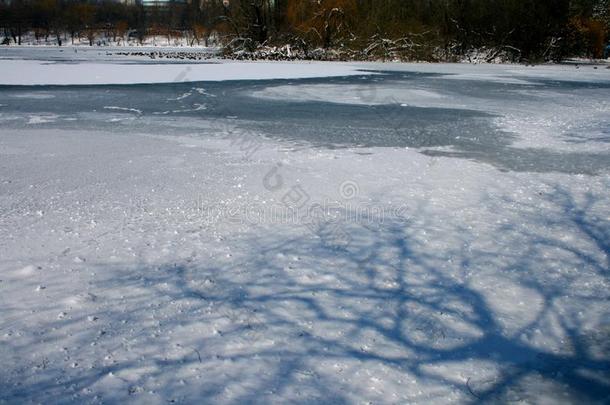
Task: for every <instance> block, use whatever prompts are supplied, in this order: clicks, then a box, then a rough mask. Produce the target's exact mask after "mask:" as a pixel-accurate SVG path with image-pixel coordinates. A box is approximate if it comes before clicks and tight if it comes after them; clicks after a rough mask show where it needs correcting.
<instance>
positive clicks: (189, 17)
mask: <svg viewBox="0 0 610 405" xmlns="http://www.w3.org/2000/svg"><path fill="white" fill-rule="evenodd" d="M0 29H2V30H3V32H4V36H5V43H8V42H11V41H12V42H14V43H17V44H19V43H20V42H21V38H22V36H23V35H24V34H25V33H26V32H28V33H34V35H36V37H38V38H40V37H44V38H49V37H53V38H55V39H56V42H57V43H60V44H61V43H65V41H66V40H71V41H74V38H83V37H85V38H87V39H88V40H89V43H90V44H91V45H93V44H95V41H96V38H98V37H100V36H103V37H105V38H112V39H113V40H115V41H116V40H117V39H118V40H119V42H120V40H121V39H126V38H130V39H132V40H134V39H135V40H137V41H140V42H142V41H144V39H145V38H146V37H148V36H151V35H166V36H167V37H168V38H170V37H183V38H188V42H189V44H195V43H197V44H207V43H208V40H209V38H210V37H214V38H217V39H220V40H221V41H222V43H223V44H224V45H226V50H227V52H230V53H232V54H242V55H244V54H245V55H248V54H251V55H256V52H257V51H260V50H261V49H271V48H274V47H279V48H281V49H284V51H283V52H284V53H285V54H286V56H291V55H298V56H299V57H315V55H322V57H325V56H329V55H338V57H340V58H356V59H358V58H361V59H379V58H382V59H385V58H393V59H403V60H414V59H417V60H454V59H461V58H463V57H464V56H465V55H469V54H471V53H473V52H480V51H482V50H483V51H485V52H487V53H486V55H487V57H488V58H489V59H490V60H491V59H493V58H496V57H503V58H507V59H513V60H521V61H540V60H558V59H562V58H565V57H568V56H583V57H592V58H600V57H602V55H603V54H604V49H605V47H606V44H607V41H608V38H609V34H610V0H545V1H541V0H199V1H194V2H188V3H182V2H178V1H168V2H165V3H162V5H158V6H150V5H146V6H145V5H143V4H141V3H133V4H124V3H120V2H114V1H97V2H91V1H82V0H11V1H8V0H0Z"/></svg>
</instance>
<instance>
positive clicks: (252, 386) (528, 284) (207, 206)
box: [0, 48, 610, 404]
mask: <svg viewBox="0 0 610 405" xmlns="http://www.w3.org/2000/svg"><path fill="white" fill-rule="evenodd" d="M116 52H118V50H117V49H107V50H102V51H100V50H98V49H95V48H94V49H89V50H86V49H78V50H77V52H75V51H74V50H73V49H71V48H65V49H57V48H50V49H27V48H18V49H11V50H5V49H2V50H1V51H0V69H3V71H4V72H5V74H3V75H2V77H0V83H1V84H0V314H2V316H0V363H1V364H2V365H3V367H2V369H1V370H0V404H2V403H16V402H19V403H29V402H53V403H75V404H76V403H78V404H80V403H119V402H121V403H122V402H133V403H146V404H166V403H168V402H170V403H221V404H226V403H235V404H237V403H278V404H279V403H286V402H294V403H332V404H343V403H387V404H398V403H400V404H402V403H415V404H441V403H442V404H445V403H459V404H461V403H471V402H473V403H506V402H520V403H574V404H582V403H607V402H608V401H609V400H610V397H609V393H610V379H609V377H608V375H609V374H608V370H609V369H610V347H609V345H608V342H610V304H609V302H610V292H609V291H610V277H609V276H610V192H609V191H608V190H610V96H609V94H610V70H608V69H606V68H605V66H594V65H583V66H579V67H578V68H577V67H576V66H574V65H564V66H537V67H525V66H512V65H506V66H479V65H428V64H421V65H420V64H395V63H387V64H384V63H242V62H237V63H235V62H226V61H225V62H222V61H217V60H216V61H214V60H213V61H208V62H205V63H194V62H186V61H180V62H179V63H176V62H171V61H168V60H163V61H159V60H158V59H156V60H152V59H150V58H148V57H144V58H142V57H135V56H130V57H125V56H120V55H116ZM68 54H69V55H68ZM76 55H78V56H76ZM147 82H148V83H147ZM136 83H138V84H136Z"/></svg>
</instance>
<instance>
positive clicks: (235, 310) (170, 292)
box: [0, 187, 610, 403]
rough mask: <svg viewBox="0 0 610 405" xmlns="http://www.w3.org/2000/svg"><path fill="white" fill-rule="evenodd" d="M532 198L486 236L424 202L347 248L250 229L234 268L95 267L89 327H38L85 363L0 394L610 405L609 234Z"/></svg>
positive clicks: (557, 203)
mask: <svg viewBox="0 0 610 405" xmlns="http://www.w3.org/2000/svg"><path fill="white" fill-rule="evenodd" d="M541 200H542V202H543V204H544V205H543V206H540V205H535V204H533V203H532V206H527V205H524V204H523V203H520V202H519V203H516V202H513V204H512V206H513V207H514V208H513V209H514V210H515V212H518V213H519V216H518V218H520V219H521V220H522V221H521V222H522V223H523V224H525V225H519V224H517V223H515V221H512V222H510V223H508V224H500V225H498V226H497V228H495V229H493V231H494V232H493V235H494V238H495V239H494V240H481V239H480V238H479V236H478V235H479V233H478V230H477V229H476V227H473V228H463V227H462V228H456V227H452V226H451V225H450V224H443V223H442V222H443V221H440V223H439V221H435V219H434V218H433V217H431V213H430V211H429V209H428V207H425V206H421V207H413V208H412V209H410V210H409V212H408V219H404V218H386V219H385V220H384V221H383V223H375V224H359V225H355V224H345V225H344V226H345V227H346V228H347V229H348V231H349V234H350V236H351V243H350V244H349V245H348V246H347V247H336V246H329V245H327V244H325V241H324V238H319V237H314V236H313V235H309V234H305V235H304V236H300V237H287V236H285V235H284V234H282V233H281V232H277V233H271V232H266V233H260V232H259V233H257V234H256V235H255V236H253V237H252V238H245V239H243V240H238V241H230V242H227V243H232V244H234V246H237V248H238V249H237V250H238V251H239V252H240V254H239V255H237V256H238V257H235V258H222V259H217V260H214V261H211V262H206V260H204V259H202V258H199V257H197V256H196V257H193V258H189V259H187V260H184V261H181V262H176V263H169V264H167V265H163V266H150V265H143V266H138V267H135V268H134V266H125V267H124V269H122V268H121V267H120V266H116V265H114V264H112V265H105V266H104V265H102V266H100V269H99V270H98V272H99V274H100V275H101V277H102V279H101V280H100V281H98V282H97V283H96V284H95V285H93V286H92V290H91V291H92V293H93V294H97V295H98V296H99V297H100V298H99V299H98V300H97V302H96V303H95V305H96V307H95V308H96V310H97V311H98V312H97V313H98V314H99V318H100V321H99V322H98V323H97V324H95V326H89V324H87V325H86V326H85V327H84V330H80V331H79V330H78V328H79V327H78V326H76V325H79V324H80V325H82V324H83V322H85V321H86V320H85V319H84V318H86V316H87V314H79V315H75V316H74V318H73V319H71V320H70V322H58V321H57V320H49V321H48V325H45V327H46V328H57V330H56V333H53V334H51V335H52V336H49V338H53V336H54V337H55V339H57V344H58V345H61V344H62V342H63V340H65V339H72V341H75V342H80V347H82V350H83V351H84V352H86V353H89V354H88V356H90V357H87V358H84V359H82V362H83V364H87V365H88V367H86V368H85V367H81V368H80V369H79V370H78V371H77V372H76V371H75V372H73V373H72V372H70V371H69V370H68V371H65V370H63V369H65V368H67V367H68V366H67V365H65V364H64V365H63V366H62V364H57V365H53V364H50V365H47V366H45V367H47V370H48V373H46V374H45V372H43V373H42V374H43V375H47V374H48V378H44V377H43V378H38V379H33V380H30V379H28V378H24V379H23V381H22V382H21V385H14V384H9V383H8V382H5V383H4V384H3V385H5V386H4V387H1V386H0V389H1V390H2V391H3V392H4V394H3V395H5V396H6V398H9V399H33V400H41V399H44V400H45V401H47V402H71V401H73V402H79V401H80V399H77V397H70V396H69V395H67V393H73V394H78V395H81V396H84V397H85V398H87V397H88V396H93V395H94V394H96V393H98V394H99V393H101V394H100V395H101V397H92V398H93V399H96V398H97V399H98V400H100V401H103V402H112V401H113V400H117V401H118V400H124V399H125V398H129V397H130V396H132V395H147V392H153V391H154V393H156V394H158V395H160V396H161V397H162V398H163V399H165V400H168V401H175V400H177V401H179V400H183V401H187V402H188V401H193V400H194V399H195V398H200V399H201V400H204V401H209V402H230V403H242V402H269V401H273V400H274V398H275V400H277V398H284V399H287V400H291V401H295V402H301V403H314V402H326V403H348V402H353V401H354V398H362V399H363V400H367V399H370V400H381V401H387V402H390V403H394V402H397V403H400V402H405V401H410V402H418V401H419V402H430V401H435V400H437V401H443V402H445V401H458V402H465V401H468V402H472V403H493V402H512V401H515V402H517V401H530V402H539V401H540V399H541V397H547V396H548V398H555V399H557V398H559V399H562V400H564V401H567V402H576V401H578V402H585V403H594V402H599V403H602V402H607V401H608V400H609V399H610V397H609V392H610V378H609V377H608V371H609V368H610V347H609V346H608V341H610V323H608V315H609V314H610V308H609V306H608V304H607V303H608V298H610V297H609V296H608V295H609V294H608V291H607V289H606V290H604V289H603V288H602V286H603V285H604V284H605V285H607V283H608V277H609V271H610V264H609V256H610V223H609V222H608V219H607V218H600V217H597V218H596V217H594V216H593V215H592V214H591V212H592V211H593V208H594V206H595V204H596V199H595V197H594V196H593V195H585V196H584V197H582V198H577V197H576V196H573V195H571V194H570V193H569V192H568V191H566V190H564V189H562V188H559V187H556V188H554V190H553V191H552V192H551V193H549V194H548V195H546V196H543V197H542V198H541ZM485 204H489V205H488V207H489V208H493V204H494V203H493V202H491V201H489V202H486V203H485ZM291 235H294V232H293V233H291ZM483 235H485V233H483ZM111 268H114V270H115V271H109V269H111ZM104 273H107V274H109V276H108V278H104V276H103V274H104ZM111 291H114V294H112V297H113V298H112V299H104V298H103V297H104V296H109V294H110V292H111ZM522 301H523V302H522ZM589 310H591V311H592V312H588V311H589ZM583 313H584V314H585V316H583ZM590 313H592V314H598V315H599V319H597V321H596V320H595V319H593V318H590V317H589V314H590ZM604 318H605V322H606V323H605V324H604ZM106 320H108V321H106ZM121 320H125V322H121ZM104 322H106V323H104ZM62 328H64V329H69V328H71V329H70V330H71V332H70V337H69V338H68V337H67V336H66V335H64V334H62V333H65V332H62ZM75 328H76V329H75ZM100 331H102V332H103V333H102V332H100ZM91 342H95V345H93V346H92V345H91ZM15 344H16V345H18V343H15ZM24 344H25V343H24ZM15 349H16V350H18V347H16V348H15ZM71 361H72V360H71ZM53 368H55V370H54V371H52V370H53ZM134 370H135V371H134ZM137 370H139V371H137ZM23 373H24V374H27V371H26V370H24V371H23ZM110 373H112V374H110ZM109 375H112V376H114V380H111V381H108V378H109V377H108V376H109ZM197 376H200V377H201V379H197ZM117 380H118V383H117ZM185 380H186V381H185ZM30 381H32V382H30ZM112 381H114V382H112ZM154 381H159V383H160V384H161V385H160V386H159V385H157V386H155V385H154ZM113 384H115V385H113ZM117 384H118V385H117ZM151 386H152V388H151ZM393 394H395V395H393ZM0 398H2V395H0ZM70 398H73V399H70ZM144 398H145V397H144ZM90 399H91V398H90ZM140 400H142V397H141V398H140Z"/></svg>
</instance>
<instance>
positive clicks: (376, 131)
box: [0, 67, 610, 174]
mask: <svg viewBox="0 0 610 405" xmlns="http://www.w3.org/2000/svg"><path fill="white" fill-rule="evenodd" d="M190 69H191V68H190V67H189V68H185V70H184V75H182V76H186V75H187V74H188V72H189V71H190ZM532 70H533V68H532ZM366 73H367V74H363V75H362V76H350V77H331V78H313V79H292V80H291V79H285V80H263V81H260V80H254V81H247V80H234V81H221V82H189V83H181V82H176V83H158V84H141V85H120V86H118V85H115V86H104V85H96V86H76V87H65V86H32V87H29V86H19V87H11V86H3V87H1V88H0V92H1V97H2V99H3V100H4V102H3V103H2V107H1V110H0V114H1V115H0V121H1V122H2V124H3V125H4V126H5V127H8V128H15V129H32V128H56V129H73V130H74V129H96V130H105V131H120V132H144V133H155V134H172V135H188V136H194V137H201V138H206V137H218V136H226V137H231V136H232V135H230V134H227V131H219V130H218V129H219V127H222V128H225V129H226V128H228V127H231V128H235V131H233V132H234V133H237V132H239V133H240V134H241V135H239V136H243V134H244V133H245V134H246V136H251V137H252V138H256V137H264V138H270V139H277V140H278V141H282V142H286V143H287V145H294V146H295V147H312V148H346V147H365V148H366V147H397V148H404V147H411V148H418V149H419V150H420V151H421V152H422V153H425V154H428V155H430V156H451V157H459V158H464V159H472V160H478V161H481V162H485V163H489V164H492V165H494V166H496V167H498V168H500V169H502V170H514V171H525V172H527V171H534V172H553V171H555V172H565V173H582V174H596V173H599V172H600V171H603V170H607V169H608V168H609V167H610V159H609V153H610V114H608V112H609V101H608V92H609V90H610V82H609V81H607V80H600V81H573V80H564V81H562V80H557V79H548V78H540V77H536V76H535V75H533V76H532V77H528V76H527V73H525V75H524V76H523V77H520V78H518V79H515V78H510V77H509V76H508V75H499V76H491V77H489V76H482V77H476V76H473V77H460V76H459V75H456V76H455V78H457V79H458V80H456V79H454V77H452V76H453V75H451V74H449V75H448V74H442V73H427V72H404V71H403V72H401V71H393V72H392V71H379V70H370V69H368V70H366ZM368 73H372V74H368ZM608 75H609V76H610V72H609V73H608ZM182 76H181V75H180V74H178V76H177V78H176V81H181V80H183V79H184V77H182ZM481 78H482V79H483V80H481ZM528 124H529V126H528ZM233 136H235V135H233ZM523 140H525V141H528V142H530V144H529V145H524V146H523V147H518V146H519V145H518V142H519V141H523ZM516 143H517V145H515V144H516Z"/></svg>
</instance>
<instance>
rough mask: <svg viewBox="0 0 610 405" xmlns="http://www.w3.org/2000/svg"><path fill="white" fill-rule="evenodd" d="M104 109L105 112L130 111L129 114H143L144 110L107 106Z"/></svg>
mask: <svg viewBox="0 0 610 405" xmlns="http://www.w3.org/2000/svg"><path fill="white" fill-rule="evenodd" d="M104 109H105V110H117V111H128V112H134V113H136V114H142V110H138V109H137V108H128V107H116V106H105V107H104Z"/></svg>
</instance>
